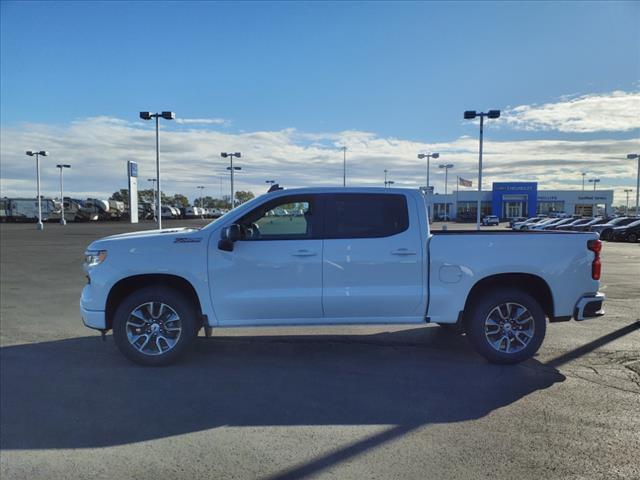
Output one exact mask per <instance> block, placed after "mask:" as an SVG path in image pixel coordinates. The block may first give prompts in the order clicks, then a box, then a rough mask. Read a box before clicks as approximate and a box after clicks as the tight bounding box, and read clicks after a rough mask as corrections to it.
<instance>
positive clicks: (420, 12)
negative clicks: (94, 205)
mask: <svg viewBox="0 0 640 480" xmlns="http://www.w3.org/2000/svg"><path fill="white" fill-rule="evenodd" d="M1 5H2V6H1V9H2V12H1V13H2V15H1V22H2V24H1V26H2V31H1V40H2V42H1V54H2V55H1V60H0V62H1V69H2V74H1V80H2V82H1V87H0V94H1V107H2V108H1V114H0V120H1V124H2V131H3V140H5V141H3V143H8V144H9V145H10V146H13V145H14V141H15V142H18V139H20V141H23V140H26V139H29V138H33V139H34V141H36V140H37V139H39V138H40V139H45V138H47V137H46V136H45V137H43V135H45V133H43V132H48V134H49V135H53V137H55V138H51V139H50V142H52V141H53V140H54V139H57V140H59V139H60V138H62V137H64V136H65V135H66V136H69V135H71V133H70V132H75V133H76V134H77V133H79V131H78V129H79V128H80V125H84V127H85V129H89V130H91V131H92V132H93V133H94V134H96V135H99V134H98V133H96V129H98V130H99V129H100V128H103V129H105V138H107V136H110V135H115V137H113V140H114V142H115V143H116V144H119V145H121V144H122V143H123V142H126V141H127V140H126V138H125V137H126V136H127V135H133V136H135V134H136V132H140V131H142V132H146V131H147V130H148V128H149V126H147V125H142V124H141V122H138V121H137V112H138V111H139V110H144V109H156V110H161V109H171V110H174V111H176V112H177V115H178V118H182V119H183V120H186V122H185V123H182V124H178V123H175V124H173V125H166V126H165V125H163V128H165V129H167V130H168V133H167V135H169V134H172V133H175V135H176V138H175V139H174V140H175V148H176V149H180V148H187V149H188V148H191V147H192V145H193V144H192V143H191V142H193V141H198V139H202V140H204V139H207V140H206V141H207V142H209V143H213V142H214V140H219V141H221V142H223V143H224V144H225V145H229V144H235V145H237V148H244V149H245V150H247V151H250V150H249V149H254V150H255V151H256V152H261V154H263V155H266V156H267V157H268V158H266V157H265V158H264V159H263V160H264V161H262V162H261V161H259V159H258V158H257V157H256V158H254V160H253V161H254V166H255V167H256V168H254V171H255V172H256V174H255V178H253V177H251V176H250V175H251V174H250V173H248V174H247V176H246V186H247V188H249V187H256V186H257V185H258V184H259V182H260V180H259V178H262V177H263V176H264V174H263V173H264V171H265V170H267V171H270V170H271V169H272V168H275V167H277V166H278V165H280V164H282V166H285V165H284V163H282V162H285V161H288V162H292V161H294V159H291V158H288V156H287V155H284V154H283V155H279V154H278V152H274V151H272V150H269V147H268V146H269V145H272V146H273V141H274V140H273V136H274V135H275V138H280V139H281V137H282V132H290V131H291V129H294V130H295V132H297V133H296V134H295V135H292V134H289V137H290V138H287V140H286V141H285V142H284V143H283V145H287V144H288V143H287V142H290V143H291V144H292V145H296V146H298V147H302V149H303V150H302V151H301V152H298V153H299V157H301V159H300V161H302V162H304V160H303V158H302V157H304V156H305V154H307V155H311V157H312V158H316V157H317V156H318V153H317V152H315V151H313V149H316V148H318V149H320V150H322V148H328V149H331V148H333V149H335V148H334V147H335V144H337V143H341V142H342V143H344V142H345V141H347V140H349V139H351V141H354V142H355V143H354V146H353V155H354V157H353V158H354V162H355V160H356V159H357V158H360V159H361V161H362V162H366V163H371V164H372V165H374V166H375V168H376V169H377V170H379V169H381V168H382V166H383V164H385V165H389V166H390V167H393V168H396V167H397V169H398V170H399V169H400V168H403V174H402V175H403V176H402V177H401V176H400V174H399V175H398V179H399V183H402V182H405V183H406V184H407V186H411V182H410V179H411V178H413V177H415V175H416V174H417V172H418V170H415V169H419V168H421V167H420V165H418V164H416V163H415V160H414V159H413V158H412V159H406V160H405V159H404V155H405V153H404V152H405V149H406V151H409V150H410V148H413V147H416V148H421V149H422V148H426V149H429V148H431V147H434V146H436V145H438V146H439V147H440V149H445V150H446V148H449V149H450V151H451V152H452V153H453V152H458V150H459V149H460V148H463V147H461V145H460V142H463V143H464V137H465V136H472V137H476V136H477V126H475V125H473V124H470V123H465V122H463V121H462V112H463V111H464V110H465V109H488V108H499V109H502V110H503V111H505V112H509V111H511V112H512V113H513V116H512V117H511V118H512V120H511V121H508V120H507V119H506V118H505V119H504V121H503V122H501V123H500V124H499V125H496V128H494V129H493V130H490V131H488V132H487V135H488V139H489V140H491V139H493V140H495V141H499V142H504V143H503V144H502V146H503V147H505V149H507V150H506V151H505V152H504V153H505V155H506V154H507V152H508V147H510V146H511V143H510V142H520V143H518V144H517V146H514V151H515V150H518V149H519V148H520V147H523V146H525V145H527V142H530V141H535V140H544V141H550V142H567V141H569V142H595V144H594V145H595V147H594V148H595V150H594V148H591V149H589V148H587V149H586V150H584V151H581V154H580V155H576V156H575V158H576V160H580V161H581V162H582V164H580V165H576V168H578V169H580V168H583V167H584V166H585V165H584V163H585V162H586V163H587V164H588V163H590V162H592V161H591V160H590V159H589V158H587V157H584V156H581V155H582V154H585V155H587V153H588V152H591V154H593V152H594V151H596V150H598V149H600V150H601V149H602V146H601V145H600V144H601V143H602V142H603V141H604V142H605V143H606V142H609V141H614V140H619V141H621V142H623V143H622V144H620V145H622V146H621V148H622V150H621V151H625V150H624V149H625V148H626V149H628V148H636V147H635V144H634V141H636V140H637V139H638V136H639V133H640V129H639V128H638V125H637V124H635V123H634V124H632V125H630V126H629V124H628V126H626V127H625V126H624V125H625V122H626V119H625V113H624V111H625V110H626V112H627V114H628V112H631V111H632V112H635V109H638V108H640V105H639V102H640V101H639V100H638V98H639V97H638V96H637V93H638V91H639V89H640V83H639V82H640V28H638V25H639V24H640V3H638V2H601V3H599V2H590V3H586V2H585V3H583V2H566V3H559V2H540V3H527V2H514V3H507V2H488V3H485V2H460V3H453V2H445V3H435V2H433V3H417V2H407V3H402V2H393V3H392V2H388V3H386V2H376V3H366V2H354V3H348V2H335V3H330V2H317V3H303V2H297V3H294V2H283V3H275V2H273V3H270V2H255V3H253V2H246V3H237V2H236V3H212V2H210V3H207V2H193V3H190V2H139V3H125V2H105V3H100V2H50V3H47V2H6V1H3V2H2V4H1ZM612 92H623V93H625V94H626V95H628V97H624V98H623V99H622V102H621V101H619V100H620V97H619V95H618V100H616V101H614V103H615V105H617V106H614V107H613V108H614V110H612V111H611V112H610V115H611V116H610V117H607V118H603V119H600V120H598V119H597V118H596V117H598V116H599V115H600V112H601V111H602V108H605V109H608V108H609V105H610V97H611V96H612ZM594 98H595V99H596V100H595V101H594V100H593V99H594ZM575 99H583V100H584V102H583V103H584V106H586V107H585V108H579V111H580V115H584V116H585V117H587V116H589V117H590V118H591V120H590V119H587V118H585V119H584V122H583V124H582V126H581V127H580V128H568V129H567V128H564V129H563V128H562V127H561V126H562V125H563V123H564V117H562V115H563V114H564V115H567V119H569V120H571V119H572V118H574V117H575V115H576V114H575V108H574V107H575V104H574V105H573V106H572V107H571V108H570V109H565V108H564V107H563V105H564V104H570V103H571V101H575ZM540 105H548V106H550V107H549V108H551V110H552V115H553V119H552V120H549V115H548V108H546V109H543V111H541V112H538V113H540V114H539V115H538V114H535V115H533V116H531V115H528V116H527V115H525V116H524V117H522V111H521V110H513V109H514V108H515V107H518V106H523V107H524V108H525V109H526V111H527V112H531V109H534V110H535V109H536V108H538V109H539V106H540ZM553 105H555V107H554V106H553ZM590 105H591V106H590ZM615 108H618V109H620V112H621V113H620V115H618V110H615ZM510 109H511V110H510ZM571 109H574V110H571ZM535 111H536V112H537V111H538V110H535ZM607 111H608V110H607ZM518 112H520V113H518ZM534 113H535V112H534ZM97 117H99V118H101V119H102V120H100V122H101V123H100V122H98V121H96V118H97ZM189 119H191V120H194V121H191V122H189ZM196 119H204V120H207V121H202V122H196V121H195V120H196ZM119 121H121V122H130V123H128V124H127V125H126V126H122V128H125V130H124V131H118V132H114V131H113V126H114V122H115V123H116V124H117V122H119ZM592 121H593V122H595V123H596V125H591V123H589V122H592ZM631 121H632V122H633V120H631ZM598 122H600V123H598ZM99 123H100V125H98V124H99ZM621 125H622V126H621ZM51 129H58V130H55V131H56V133H55V134H52V133H51V132H52V130H51ZM126 129H130V130H131V131H129V130H126ZM83 131H86V130H83ZM127 132H129V133H127ZM260 132H264V135H267V134H268V133H270V134H272V136H271V137H269V138H268V139H266V140H265V142H264V145H263V146H260V145H259V138H262V137H260V135H258V134H259V133H260ZM345 132H352V133H349V134H346V133H345ZM353 132H357V134H354V133H353ZM119 134H122V135H123V137H119V136H118V135H119ZM181 134H182V137H181V136H180V135H181ZM278 134H279V135H280V137H278ZM87 135H89V134H88V133H87ZM207 135H208V136H207ZM243 135H245V137H243ZM256 135H257V137H256ZM354 135H355V137H354ZM363 135H364V137H363ZM247 136H251V141H250V142H248V140H247V138H248V137H247ZM87 138H89V137H87ZM109 138H111V137H109ZM354 138H356V140H354ZM363 138H364V140H363ZM180 139H182V140H180ZM7 140H8V142H6V141H7ZM74 141H75V142H78V141H80V142H81V141H82V139H78V138H75V139H74ZM74 141H69V142H67V143H64V144H63V143H60V144H57V145H56V146H58V147H59V149H63V148H64V149H65V150H64V155H65V157H67V158H68V157H74V158H75V156H78V158H79V160H78V161H81V160H80V158H81V157H80V156H79V155H77V152H72V151H71V148H73V143H74ZM172 141H173V140H171V139H168V142H172ZM378 141H380V142H382V144H384V143H385V142H386V143H387V144H388V143H389V141H392V142H393V141H398V142H403V143H402V145H403V148H402V149H400V150H399V151H398V154H397V155H396V156H395V157H394V155H393V154H392V153H390V152H387V151H382V150H380V148H379V146H378V147H377V148H378V149H377V150H376V149H375V148H376V145H377V143H376V142H378ZM234 142H237V143H234ZM243 142H244V143H243ZM456 142H457V143H456ZM522 142H524V143H522ZM596 144H597V145H596ZM530 145H531V151H530V153H526V152H525V153H521V154H520V155H521V157H518V158H519V159H520V158H521V161H523V162H524V161H526V160H527V159H534V158H538V159H539V156H538V155H537V154H536V152H535V147H534V145H535V144H530ZM563 145H564V144H563ZM575 145H577V144H575ZM596 147H597V148H596ZM16 148H18V145H17V143H16ZM19 148H20V151H21V150H24V148H22V147H19ZM38 148H40V147H38ZM43 148H44V147H43ZM47 148H49V149H50V150H51V148H50V147H47ZM87 148H88V149H90V144H88V145H87ZM274 148H276V147H274ZM277 148H284V147H277ZM305 148H306V149H307V150H306V151H305ZM464 148H466V147H464ZM464 148H463V149H464ZM488 148H490V147H488ZM213 149H214V151H215V152H216V153H215V155H217V152H219V150H220V149H226V147H224V146H223V145H214V146H213ZM600 150H599V151H600ZM62 151H63V150H59V152H60V153H62ZM134 151H135V147H133V146H132V149H131V152H134ZM518 151H520V150H518ZM203 152H207V149H202V151H201V150H200V149H199V148H194V149H193V151H192V153H191V155H190V156H189V158H192V157H196V156H200V155H202V154H203ZM611 152H612V154H615V155H619V154H620V152H617V150H616V149H615V148H612V149H611ZM13 153H14V152H11V151H9V150H7V148H5V147H3V150H2V157H3V158H2V161H3V185H2V187H3V190H5V191H8V192H10V193H12V192H18V191H19V190H20V191H21V188H22V187H21V186H20V181H22V179H23V177H28V176H29V175H31V172H30V171H29V170H25V169H24V168H13V162H12V161H11V159H12V158H13V156H12V155H13ZM121 153H123V152H121ZM458 153H459V152H458ZM85 155H94V154H92V153H91V154H90V153H87V152H85ZM562 155H564V153H563V154H562ZM562 155H560V154H559V155H558V159H557V160H558V161H560V162H561V161H566V160H567V158H565V157H563V156H562ZM125 156H126V155H125ZM411 156H412V157H413V156H414V155H411ZM467 157H468V158H467ZM213 158H214V157H213V156H212V157H211V161H213ZM20 160H21V161H22V160H23V159H20ZM94 160H95V161H98V158H97V157H96V158H95V159H94ZM455 160H456V161H457V162H458V164H459V165H460V166H461V168H460V171H461V174H465V175H467V176H470V175H473V169H472V165H473V161H474V157H473V154H472V151H471V150H470V151H469V152H467V156H465V157H464V158H463V157H459V158H455ZM141 161H144V159H143V158H141ZM172 161H177V157H176V158H173V159H172V157H171V155H169V156H168V157H167V162H169V166H170V168H171V162H172ZM193 161H194V162H195V161H196V159H195V158H193ZM247 161H249V160H247ZM331 161H333V160H331ZM553 161H554V158H550V159H549V162H550V163H549V166H550V167H553V166H554V165H556V164H554V163H553ZM278 162H280V163H278ZM378 162H380V165H378ZM194 165H197V164H194ZM463 165H464V168H462V166H463ZM623 165H626V164H621V168H624V171H622V172H621V175H619V176H615V175H614V176H612V178H611V181H610V182H609V183H610V186H611V188H624V187H625V186H627V184H629V185H631V186H633V187H635V185H633V184H634V183H635V182H634V181H633V180H634V178H632V177H634V175H632V173H633V174H634V173H635V170H634V169H631V170H629V174H630V176H629V179H628V181H627V180H626V177H625V175H626V168H627V167H626V166H624V167H623ZM289 166H291V165H287V167H289ZM523 166H524V164H523ZM603 166H604V165H603ZM378 167H380V168H378ZM114 168H116V169H117V168H119V167H116V166H115V165H114ZM145 168H146V167H145V166H144V165H143V170H144V169H145ZM176 168H177V169H179V166H176ZM216 168H217V169H218V170H220V168H219V166H216ZM372 168H374V167H372ZM412 169H414V170H412ZM289 170H290V169H289ZM377 170H375V172H377ZM546 170H548V169H540V170H539V172H538V173H536V172H535V171H530V169H529V170H527V171H526V175H529V176H530V177H531V178H533V177H534V176H536V175H537V177H536V179H538V180H539V181H544V179H545V177H544V175H545V171H546ZM247 171H249V170H247ZM375 172H374V171H373V170H368V169H367V168H364V167H363V166H361V168H360V170H359V171H358V170H356V173H357V174H358V175H356V174H354V182H359V183H362V184H365V183H367V182H372V181H374V180H373V177H374V176H376V175H377V173H375ZM523 172H524V170H523ZM149 173H152V171H151V167H149ZM318 173H319V174H320V172H318ZM498 173H499V172H498V171H496V179H497V177H498V176H499V175H498ZM556 173H557V172H556ZM602 173H603V174H604V173H607V172H606V171H603V172H602ZM218 174H219V172H218V173H216V174H215V175H218ZM594 174H600V172H598V171H595V170H594ZM72 175H73V174H72ZM118 175H119V173H118ZM211 175H212V177H211V181H212V182H213V181H214V179H213V177H214V176H215V175H214V174H213V173H212V174H211ZM554 177H555V178H556V179H557V175H554ZM175 178H176V182H177V183H176V185H175V186H174V188H175V189H179V188H178V187H180V184H179V182H185V183H188V182H189V181H190V180H189V178H183V177H180V176H179V175H178V174H176V177H175ZM531 178H527V179H531ZM114 179H115V177H114ZM511 179H514V178H513V177H512V178H511ZM10 180H14V182H13V183H12V182H11V181H10ZM288 180H290V181H289V182H288V183H289V184H299V183H308V179H305V178H302V177H300V178H295V179H294V178H292V179H288ZM118 181H119V180H118ZM376 181H377V180H376ZM571 182H573V179H571V180H570V181H569V182H568V183H567V184H568V185H570V184H571ZM283 183H287V182H283ZM556 183H557V182H556ZM603 183H605V182H603ZM25 185H26V184H25ZM91 185H92V184H91V183H90V182H88V181H87V182H85V184H84V185H83V187H84V188H78V189H77V192H78V193H84V192H85V191H89V190H90V188H95V187H90V186H91ZM117 186H118V185H113V188H111V189H110V191H113V190H115V189H116V188H115V187H117ZM109 187H111V185H109ZM105 188H106V187H105ZM189 188H190V187H189ZM107 190H109V188H107Z"/></svg>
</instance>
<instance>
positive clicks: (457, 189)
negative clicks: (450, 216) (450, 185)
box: [456, 175, 460, 222]
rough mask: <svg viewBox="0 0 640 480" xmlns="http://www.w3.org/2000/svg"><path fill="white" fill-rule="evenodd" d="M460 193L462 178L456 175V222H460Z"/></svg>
mask: <svg viewBox="0 0 640 480" xmlns="http://www.w3.org/2000/svg"><path fill="white" fill-rule="evenodd" d="M459 191H460V177H459V176H458V175H456V222H457V221H458V203H459V202H460V200H459V198H458V192H459Z"/></svg>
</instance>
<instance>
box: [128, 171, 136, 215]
mask: <svg viewBox="0 0 640 480" xmlns="http://www.w3.org/2000/svg"><path fill="white" fill-rule="evenodd" d="M127 178H128V179H129V218H130V219H131V223H138V163H137V162H132V161H131V160H129V161H128V162H127Z"/></svg>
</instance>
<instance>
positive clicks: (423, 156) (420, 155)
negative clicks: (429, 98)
mask: <svg viewBox="0 0 640 480" xmlns="http://www.w3.org/2000/svg"><path fill="white" fill-rule="evenodd" d="M27 155H29V152H27ZM425 157H426V155H425V154H424V153H419V154H418V158H419V159H420V160H422V159H423V158H425Z"/></svg>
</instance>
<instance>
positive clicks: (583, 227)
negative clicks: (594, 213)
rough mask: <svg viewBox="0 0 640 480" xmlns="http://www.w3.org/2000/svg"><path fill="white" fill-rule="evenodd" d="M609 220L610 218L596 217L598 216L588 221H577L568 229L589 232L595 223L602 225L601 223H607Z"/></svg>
mask: <svg viewBox="0 0 640 480" xmlns="http://www.w3.org/2000/svg"><path fill="white" fill-rule="evenodd" d="M608 221H609V219H607V218H605V217H596V218H592V219H590V220H589V221H588V222H584V223H576V224H575V225H572V226H571V227H569V228H568V230H571V231H574V232H589V231H590V230H589V229H590V228H591V227H592V226H593V225H600V224H601V223H607V222H608Z"/></svg>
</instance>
